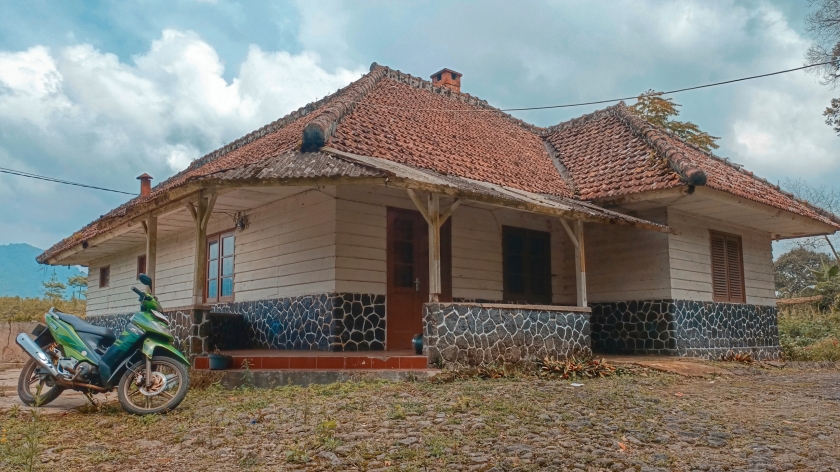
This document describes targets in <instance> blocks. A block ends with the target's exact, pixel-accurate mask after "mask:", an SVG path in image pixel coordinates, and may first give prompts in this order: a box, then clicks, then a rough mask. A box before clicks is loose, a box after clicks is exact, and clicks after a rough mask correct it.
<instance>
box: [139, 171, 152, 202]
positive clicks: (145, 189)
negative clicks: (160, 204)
mask: <svg viewBox="0 0 840 472" xmlns="http://www.w3.org/2000/svg"><path fill="white" fill-rule="evenodd" d="M137 180H139V181H140V196H141V197H148V196H149V195H151V194H152V176H151V175H149V174H143V175H141V176H140V177H137Z"/></svg>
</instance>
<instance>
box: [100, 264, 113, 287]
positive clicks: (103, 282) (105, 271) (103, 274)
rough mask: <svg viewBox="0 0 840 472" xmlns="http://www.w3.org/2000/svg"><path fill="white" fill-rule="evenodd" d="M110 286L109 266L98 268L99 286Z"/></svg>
mask: <svg viewBox="0 0 840 472" xmlns="http://www.w3.org/2000/svg"><path fill="white" fill-rule="evenodd" d="M110 286H111V266H110V265H106V266H103V267H100V268H99V288H108V287H110Z"/></svg>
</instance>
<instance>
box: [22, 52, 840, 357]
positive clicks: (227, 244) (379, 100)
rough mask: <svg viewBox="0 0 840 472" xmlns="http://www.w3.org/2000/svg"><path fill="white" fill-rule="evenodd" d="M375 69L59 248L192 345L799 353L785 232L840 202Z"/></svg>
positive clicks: (613, 131) (621, 115)
mask: <svg viewBox="0 0 840 472" xmlns="http://www.w3.org/2000/svg"><path fill="white" fill-rule="evenodd" d="M431 79H432V80H431V81H425V80H421V79H419V78H417V77H413V76H410V75H408V74H404V73H402V72H399V71H396V70H392V69H389V68H387V67H383V66H379V65H377V64H373V65H372V66H371V70H370V73H369V74H367V75H365V76H363V77H362V78H360V79H359V80H357V81H355V82H353V83H352V84H350V85H348V86H347V87H346V88H343V89H341V90H339V91H337V92H336V93H334V94H332V95H330V96H328V97H326V98H324V99H322V100H319V101H317V102H314V103H311V104H309V105H307V106H305V107H303V108H301V109H299V110H297V111H295V112H293V113H291V114H289V115H288V116H286V117H284V118H281V119H279V120H277V121H275V122H273V123H271V124H269V125H267V126H265V127H263V128H261V129H259V130H257V131H254V132H253V133H251V134H249V135H247V136H244V137H242V138H241V139H239V140H237V141H235V142H232V143H230V144H228V145H226V146H224V147H223V148H221V149H218V150H216V151H214V152H212V153H210V154H208V155H207V156H204V157H202V158H201V159H198V160H196V161H194V162H193V163H192V164H191V165H190V166H189V167H188V168H187V169H185V170H184V171H182V172H180V173H178V174H177V175H175V176H173V177H171V178H169V179H167V180H165V181H164V182H162V183H160V184H158V185H156V186H155V187H154V188H152V187H151V185H150V179H151V177H149V176H148V175H145V174H144V175H142V176H140V177H139V178H140V179H141V194H140V196H139V197H136V198H134V199H132V200H131V201H129V202H127V203H126V204H124V205H122V206H120V207H119V208H117V209H115V210H113V211H111V212H110V213H108V214H106V215H104V216H102V217H101V218H99V219H98V220H96V221H94V222H93V223H91V224H90V225H88V226H86V227H84V228H82V229H81V230H80V231H78V232H77V233H75V234H73V235H72V236H70V237H68V238H66V239H64V240H63V241H61V242H59V243H58V244H56V245H55V246H53V247H51V248H50V249H49V250H47V251H46V252H44V253H43V254H42V255H41V256H40V257H39V258H38V261H39V262H41V263H44V264H53V265H71V264H72V265H76V264H78V265H84V266H87V267H89V270H90V271H89V274H90V275H89V289H88V313H87V317H88V319H89V320H90V321H91V322H94V323H97V324H101V325H105V326H110V327H112V328H114V329H117V330H120V329H122V325H123V324H124V323H125V322H126V319H127V316H129V315H130V313H131V312H132V311H134V310H135V303H136V301H135V299H134V298H133V297H132V296H131V294H130V293H129V292H128V290H129V287H130V286H131V285H132V284H135V283H136V282H135V280H136V277H137V275H138V274H139V273H141V272H146V273H148V274H150V275H152V276H153V278H154V279H155V281H156V283H155V286H154V292H155V294H156V295H157V296H158V297H159V299H160V300H161V302H162V304H163V306H164V307H166V308H167V310H168V311H167V313H166V314H167V316H169V317H170V319H172V321H173V326H174V331H175V334H176V337H177V338H178V340H179V341H180V342H181V346H182V348H183V350H185V351H186V352H188V353H190V355H192V356H197V355H202V354H206V353H207V352H209V351H211V350H213V349H216V348H219V349H231V348H261V349H273V350H309V351H312V350H317V351H338V352H345V351H377V350H386V351H394V352H399V351H405V350H407V349H411V347H412V339H413V338H414V336H415V335H417V334H420V333H422V334H423V335H424V339H423V341H424V354H425V355H426V357H427V359H425V360H424V365H425V362H429V363H438V362H447V363H450V364H470V365H479V364H486V363H494V362H517V361H520V360H525V359H533V358H537V357H542V356H556V357H562V356H567V355H571V354H588V353H590V352H592V350H594V351H596V352H619V353H659V354H670V355H680V356H704V357H718V356H720V355H721V354H723V353H726V352H729V351H735V352H741V351H743V352H751V353H753V355H754V356H756V357H762V358H772V357H776V356H777V355H778V354H779V340H778V331H777V324H776V308H775V292H774V282H773V262H772V254H771V243H772V242H773V241H774V240H779V239H785V238H796V237H802V236H809V235H819V234H831V233H833V232H834V231H836V230H837V229H838V228H840V219H838V218H837V217H836V216H834V215H832V214H830V213H828V212H826V211H823V210H821V209H819V208H816V207H814V206H812V205H810V204H808V203H807V202H804V201H800V200H798V199H796V198H794V197H793V196H792V195H790V194H788V193H785V192H783V191H782V190H780V189H779V188H778V187H777V186H775V185H772V184H770V183H768V182H767V181H765V180H763V179H760V178H758V177H756V176H754V175H753V174H752V173H751V172H749V171H747V170H745V169H743V168H742V167H740V166H738V165H735V164H733V163H731V162H728V161H727V160H725V159H721V158H719V157H715V156H713V155H711V154H709V153H706V152H703V151H701V150H699V149H697V148H695V147H693V146H691V145H689V144H687V143H685V142H683V141H681V140H680V139H678V138H677V137H675V136H673V135H671V134H669V133H667V132H665V131H663V130H661V129H658V128H656V127H654V126H653V125H651V124H649V123H647V122H646V121H644V120H643V119H641V118H639V117H637V116H635V115H634V114H632V113H630V112H629V111H628V108H627V107H626V106H625V105H624V104H623V103H622V104H618V105H615V106H611V107H608V108H606V109H603V110H600V111H597V112H595V113H592V114H589V115H586V116H582V117H580V118H577V119H574V120H571V121H569V122H565V123H561V124H558V125H556V126H552V127H550V128H541V127H537V126H533V125H530V124H528V123H525V122H523V121H520V120H518V119H515V118H513V117H511V116H509V115H507V114H505V113H503V112H501V111H499V110H497V109H495V108H493V107H491V106H490V105H489V104H488V103H487V102H485V101H483V100H480V99H477V98H475V97H473V96H470V95H468V94H465V93H461V92H460V86H461V80H462V76H461V74H459V73H457V72H454V71H451V70H449V69H444V70H442V71H440V72H438V73H436V74H433V75H432V77H431Z"/></svg>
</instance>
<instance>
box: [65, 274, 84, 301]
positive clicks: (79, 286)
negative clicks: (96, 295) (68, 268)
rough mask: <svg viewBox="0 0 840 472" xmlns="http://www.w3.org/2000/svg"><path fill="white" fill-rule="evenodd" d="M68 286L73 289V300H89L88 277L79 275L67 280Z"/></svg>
mask: <svg viewBox="0 0 840 472" xmlns="http://www.w3.org/2000/svg"><path fill="white" fill-rule="evenodd" d="M67 285H69V286H70V287H71V288H72V289H73V298H74V299H81V298H82V297H84V298H87V277H85V275H84V274H77V275H74V276H72V277H70V278H69V279H67Z"/></svg>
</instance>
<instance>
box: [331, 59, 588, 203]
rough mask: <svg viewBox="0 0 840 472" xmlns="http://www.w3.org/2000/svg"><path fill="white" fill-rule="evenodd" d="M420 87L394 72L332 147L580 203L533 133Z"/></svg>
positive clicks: (346, 121)
mask: <svg viewBox="0 0 840 472" xmlns="http://www.w3.org/2000/svg"><path fill="white" fill-rule="evenodd" d="M412 81H419V79H416V78H413V77H411V76H407V75H405V74H400V73H398V72H395V71H389V74H388V75H387V76H386V77H385V78H383V79H382V80H381V82H380V83H379V84H378V85H377V86H376V87H375V88H374V89H373V90H371V92H370V93H369V94H368V95H367V96H366V97H365V99H364V101H363V102H361V103H360V104H358V105H357V106H356V109H355V110H354V111H353V113H352V114H349V115H348V116H347V117H346V118H345V119H344V121H343V122H342V123H341V124H340V125H339V126H338V127H337V129H336V131H335V133H334V134H333V136H332V137H330V138H329V139H328V140H327V145H328V146H330V147H334V148H336V149H339V150H342V151H346V152H352V153H354V154H361V155H366V156H374V157H381V158H384V159H389V160H393V161H396V162H400V163H403V164H408V165H412V166H415V167H420V168H424V169H431V170H435V171H438V172H441V173H444V174H452V175H457V176H460V177H467V178H471V179H475V180H481V181H485V182H491V183H494V184H498V185H504V186H508V187H513V188H519V189H522V190H528V191H530V192H537V193H547V194H553V195H560V196H572V191H571V189H570V188H569V186H568V184H567V183H566V182H565V181H564V180H563V178H562V176H561V175H560V174H559V173H558V172H557V168H556V167H555V165H554V163H553V162H552V160H551V156H550V155H549V154H548V152H547V151H546V149H545V146H544V145H543V142H542V139H541V138H540V136H539V135H538V134H537V133H535V132H534V131H535V129H534V128H533V127H530V126H527V125H526V126H523V124H522V123H521V122H518V120H517V121H514V120H513V119H512V118H510V117H509V116H508V115H505V114H504V113H502V112H498V111H496V110H494V109H491V108H490V107H487V106H480V105H476V104H471V103H469V102H466V101H464V102H462V101H459V100H453V99H452V98H450V97H451V96H452V95H459V94H457V93H456V92H451V93H450V94H449V95H450V96H446V95H444V94H442V93H440V92H435V91H431V90H427V89H425V88H419V87H417V86H414V85H412V84H411V82H412ZM444 90H445V89H444ZM388 107H399V108H388ZM436 109H445V110H447V111H436ZM448 110H452V111H448Z"/></svg>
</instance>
